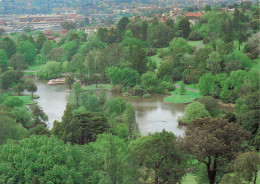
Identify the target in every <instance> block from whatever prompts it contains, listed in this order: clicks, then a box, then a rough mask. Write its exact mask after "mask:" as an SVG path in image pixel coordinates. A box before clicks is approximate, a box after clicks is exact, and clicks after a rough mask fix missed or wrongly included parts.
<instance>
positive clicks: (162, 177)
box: [129, 130, 187, 184]
mask: <svg viewBox="0 0 260 184" xmlns="http://www.w3.org/2000/svg"><path fill="white" fill-rule="evenodd" d="M129 151H130V153H131V155H132V156H133V158H134V159H135V161H136V163H137V164H139V165H140V166H142V167H146V168H148V169H149V170H152V171H153V172H154V183H167V182H168V183H172V184H176V183H179V182H181V180H182V177H183V176H184V175H185V169H186V168H187V157H186V156H185V154H184V153H182V152H181V151H180V149H179V147H178V145H177V144H176V137H175V136H174V134H173V133H171V132H167V131H165V130H163V131H162V132H157V133H154V134H149V135H146V136H143V137H140V138H139V139H137V140H135V141H133V142H131V143H130V145H129ZM149 170H148V173H147V174H149Z"/></svg>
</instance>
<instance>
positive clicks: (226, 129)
mask: <svg viewBox="0 0 260 184" xmlns="http://www.w3.org/2000/svg"><path fill="white" fill-rule="evenodd" d="M185 135H186V136H185V137H184V138H183V140H184V142H183V145H184V147H185V148H186V150H187V151H188V152H189V153H190V154H192V155H194V156H195V157H196V158H197V159H198V161H199V162H200V163H202V164H205V166H206V170H205V171H204V172H205V173H207V174H208V181H209V183H210V184H215V180H216V175H217V173H218V172H223V170H222V171H221V168H220V167H219V164H220V163H221V161H222V159H230V158H232V157H234V156H235V155H236V153H237V152H238V151H240V150H241V149H242V148H241V143H242V142H243V141H245V140H248V139H249V137H250V133H249V132H247V131H246V130H245V129H243V128H241V127H240V126H239V125H237V124H234V123H229V122H228V121H227V120H224V119H214V118H204V119H196V120H194V121H192V123H191V124H190V125H189V126H188V127H187V129H186V130H185Z"/></svg>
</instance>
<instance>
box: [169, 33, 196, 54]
mask: <svg viewBox="0 0 260 184" xmlns="http://www.w3.org/2000/svg"><path fill="white" fill-rule="evenodd" d="M169 49H170V51H171V52H173V53H174V54H176V55H177V56H183V55H184V54H186V53H190V52H191V50H190V47H189V45H188V43H187V41H186V40H185V39H184V38H182V37H176V38H173V39H172V41H171V42H170V47H169Z"/></svg>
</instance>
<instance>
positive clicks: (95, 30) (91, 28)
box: [77, 26, 99, 34]
mask: <svg viewBox="0 0 260 184" xmlns="http://www.w3.org/2000/svg"><path fill="white" fill-rule="evenodd" d="M98 29H99V26H97V27H80V28H78V29H77V31H85V33H86V34H90V33H95V32H97V31H98Z"/></svg>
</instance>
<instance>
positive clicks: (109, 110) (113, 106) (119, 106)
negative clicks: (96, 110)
mask: <svg viewBox="0 0 260 184" xmlns="http://www.w3.org/2000/svg"><path fill="white" fill-rule="evenodd" d="M104 109H105V113H106V114H107V115H112V114H115V115H120V114H122V113H123V112H124V111H125V110H126V101H125V100H124V99H123V98H121V97H118V98H109V99H108V100H107V101H106V103H105V105H104Z"/></svg>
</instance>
